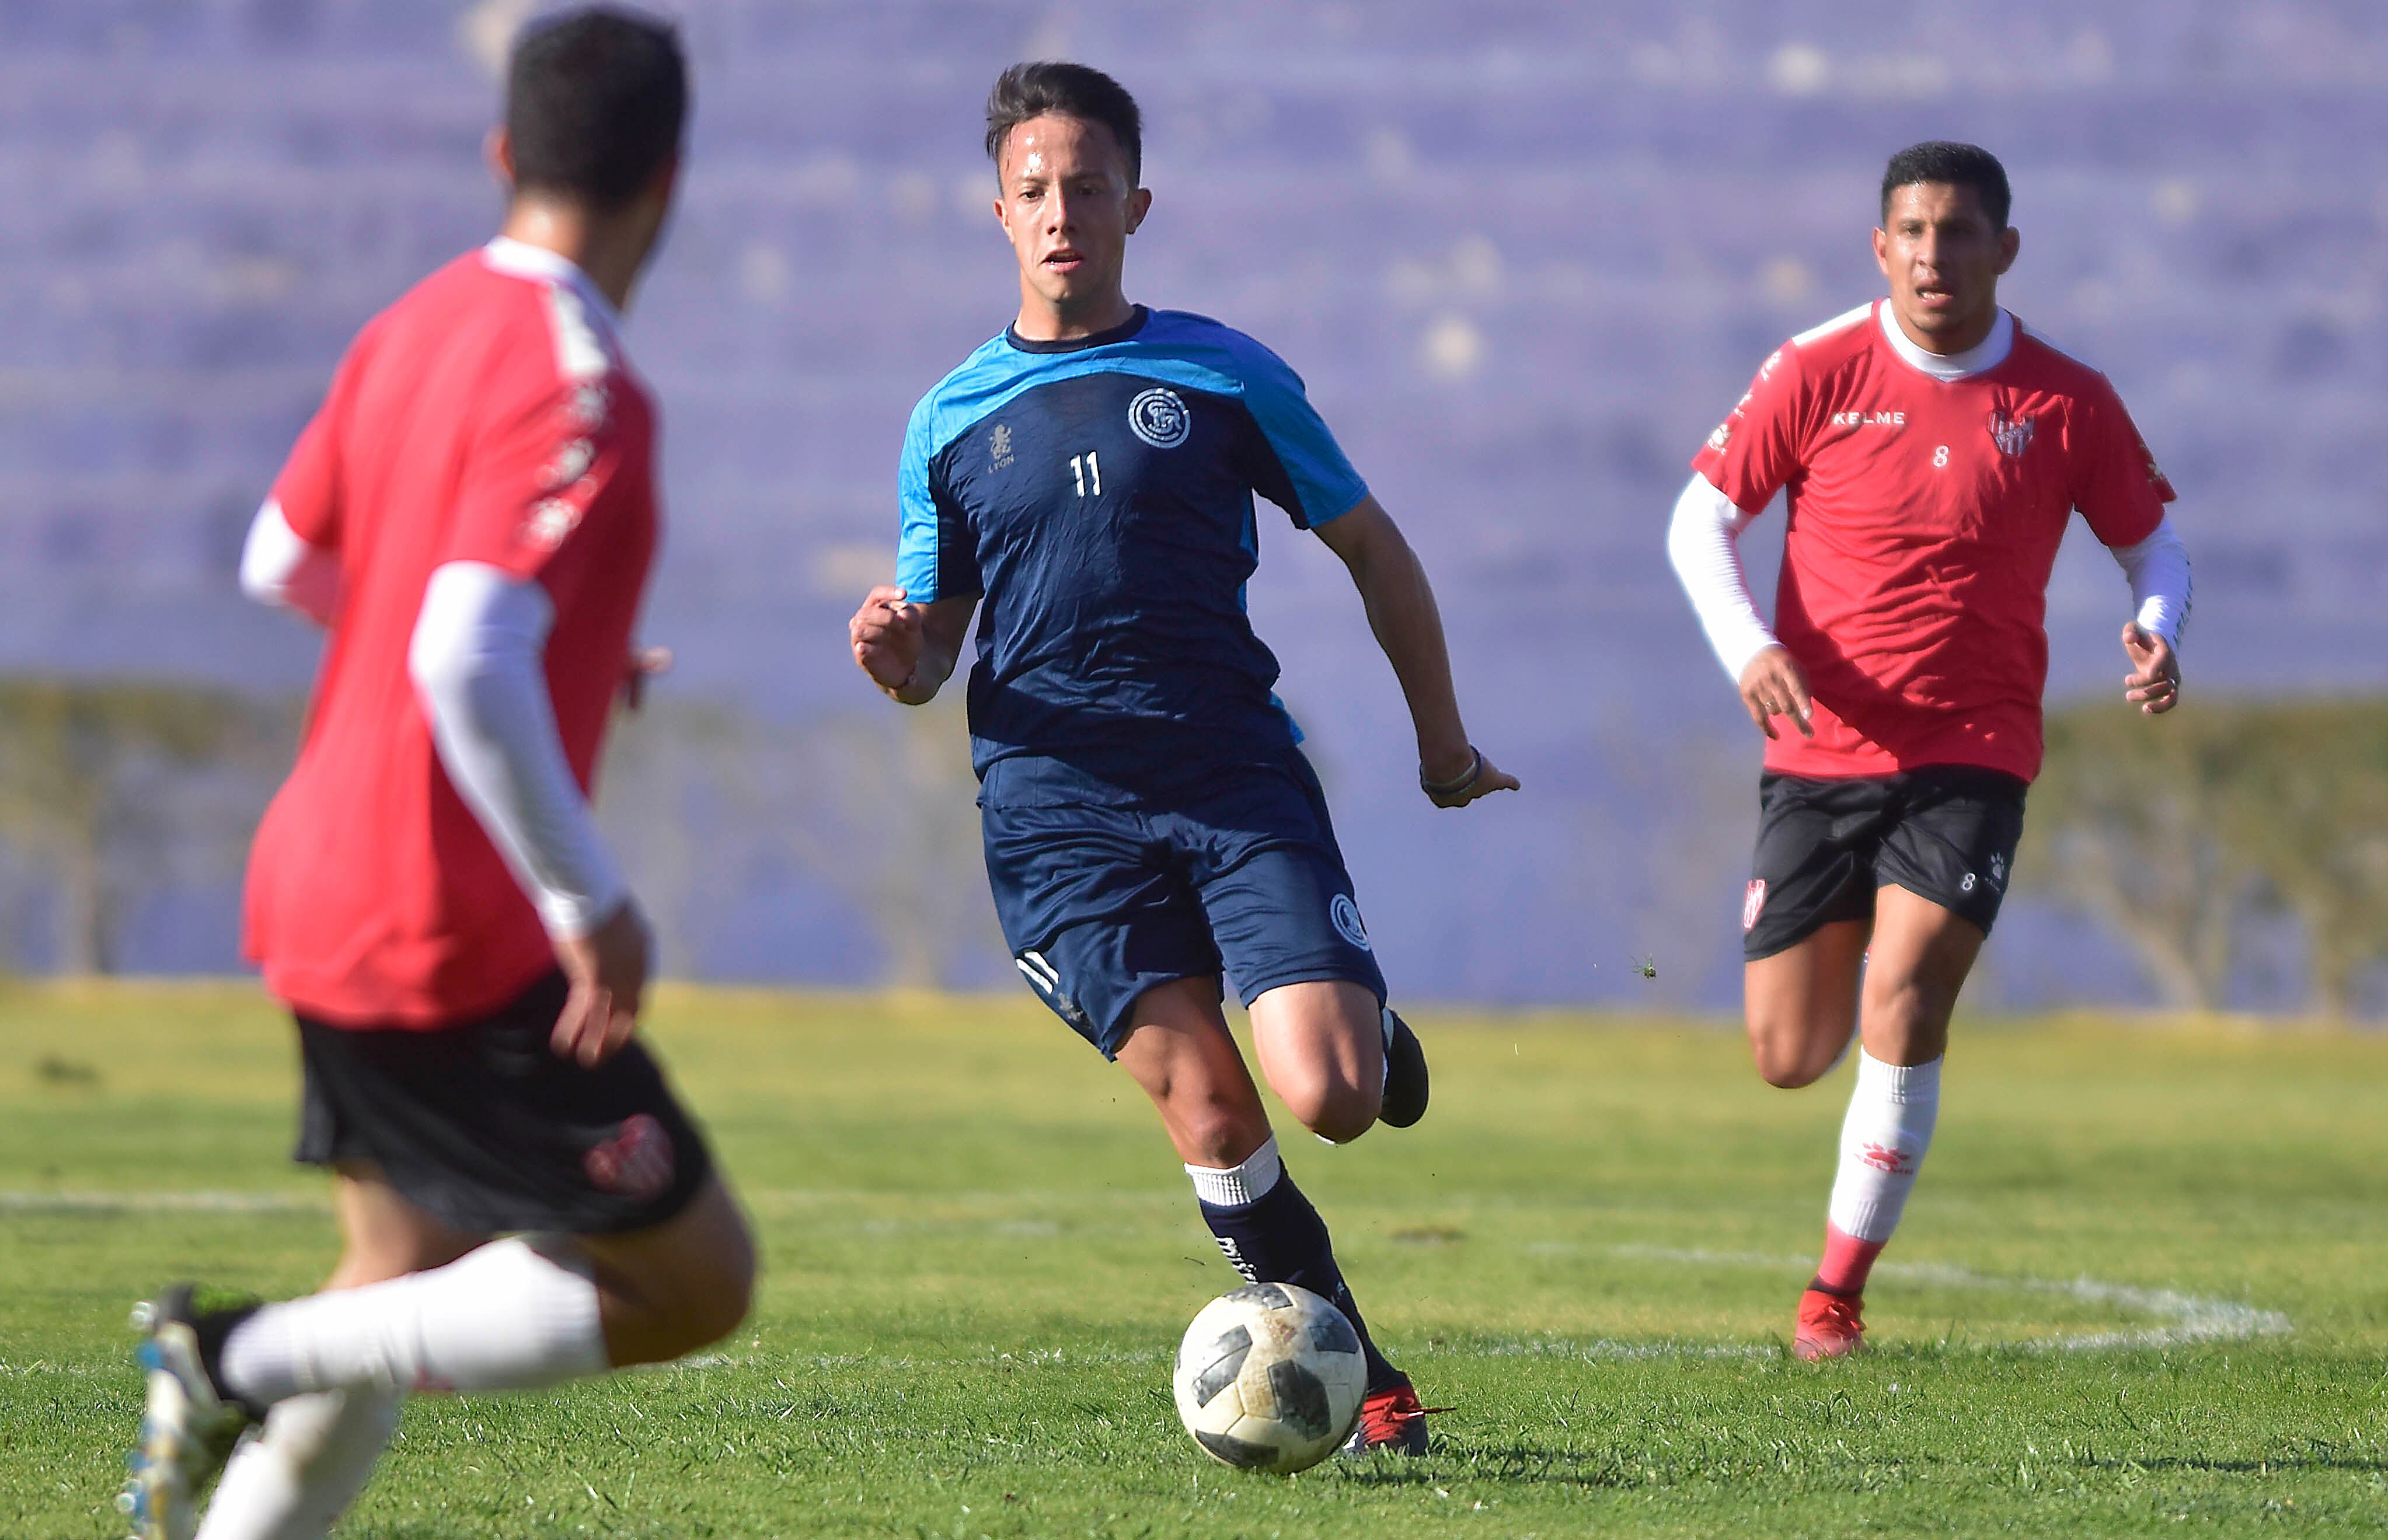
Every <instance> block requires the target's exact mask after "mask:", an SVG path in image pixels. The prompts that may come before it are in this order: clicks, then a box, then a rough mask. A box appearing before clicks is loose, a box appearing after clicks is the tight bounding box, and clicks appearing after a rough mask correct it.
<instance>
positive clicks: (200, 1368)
mask: <svg viewBox="0 0 2388 1540" xmlns="http://www.w3.org/2000/svg"><path fill="white" fill-rule="evenodd" d="M192 1293H193V1290H192V1286H191V1285H190V1284H188V1283H177V1284H175V1285H173V1286H172V1287H171V1288H169V1289H167V1290H165V1291H164V1292H162V1293H161V1294H159V1296H158V1297H157V1298H156V1299H154V1300H148V1301H145V1302H144V1303H142V1304H140V1305H136V1306H133V1330H134V1331H136V1332H141V1333H142V1341H141V1345H140V1346H139V1347H137V1348H135V1349H134V1350H133V1360H134V1361H135V1362H137V1363H138V1364H140V1366H141V1368H142V1370H143V1372H144V1373H145V1374H146V1376H147V1378H148V1382H149V1395H148V1401H147V1404H146V1407H144V1409H143V1411H142V1415H141V1441H140V1443H138V1444H136V1445H133V1452H132V1453H131V1454H129V1455H127V1456H126V1457H125V1459H124V1463H125V1467H126V1469H127V1470H128V1471H130V1472H131V1474H130V1476H129V1477H128V1479H127V1480H126V1481H125V1483H124V1490H123V1491H122V1492H121V1493H119V1494H118V1495H117V1498H116V1508H117V1511H118V1512H120V1513H121V1514H123V1515H124V1516H125V1518H126V1519H128V1520H130V1521H132V1524H133V1540H191V1536H192V1535H193V1534H196V1533H197V1530H198V1527H199V1511H200V1504H199V1495H200V1493H201V1492H202V1491H203V1490H205V1488H206V1487H207V1484H208V1483H210V1482H211V1481H213V1480H214V1479H215V1477H216V1474H217V1472H219V1471H222V1469H223V1467H224V1462H225V1461H226V1460H228V1459H230V1458H232V1452H233V1448H234V1446H235V1445H237V1444H238V1443H239V1442H240V1435H241V1434H242V1433H245V1432H247V1431H248V1428H249V1427H250V1426H251V1425H252V1424H253V1423H254V1422H256V1420H257V1417H256V1414H255V1413H254V1412H252V1411H251V1410H250V1408H249V1407H247V1406H245V1405H243V1404H242V1403H241V1402H239V1401H238V1400H235V1398H233V1397H232V1396H229V1395H225V1394H224V1393H223V1391H222V1388H221V1387H219V1386H218V1385H217V1383H216V1382H215V1375H214V1372H213V1369H212V1366H211V1365H210V1362H209V1361H208V1360H209V1358H210V1356H211V1355H210V1345H211V1346H213V1347H221V1346H222V1343H223V1339H224V1336H225V1335H226V1333H227V1332H229V1331H230V1329H231V1327H232V1326H234V1325H235V1324H237V1323H238V1320H239V1319H240V1318H242V1317H245V1316H246V1315H248V1309H238V1310H232V1311H214V1310H210V1311H201V1310H198V1309H197V1308H196V1307H194V1306H193V1305H192V1302H191V1298H192ZM248 1308H249V1309H253V1308H254V1306H249V1307H248Z"/></svg>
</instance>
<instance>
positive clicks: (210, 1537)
mask: <svg viewBox="0 0 2388 1540" xmlns="http://www.w3.org/2000/svg"><path fill="white" fill-rule="evenodd" d="M405 1399H406V1393H405V1392H403V1391H400V1390H385V1389H362V1388H360V1389H355V1390H325V1391H315V1392H312V1393H311V1394H309V1395H294V1396H292V1397H290V1399H288V1400H286V1401H282V1402H278V1403H276V1404H275V1406H274V1407H273V1413H272V1414H271V1415H270V1416H268V1417H267V1418H266V1420H265V1426H264V1427H263V1428H262V1429H261V1430H260V1431H259V1432H258V1433H256V1434H254V1435H252V1436H251V1437H249V1438H248V1439H247V1440H246V1441H244V1442H243V1443H242V1445H241V1446H240V1449H239V1451H238V1452H237V1453H235V1455H234V1456H233V1457H232V1463H231V1464H229V1465H227V1466H225V1467H224V1473H223V1480H222V1482H220V1483H217V1486H216V1491H215V1496H213V1497H211V1498H210V1499H209V1502H208V1512H207V1517H206V1519H204V1520H203V1521H201V1522H200V1524H199V1533H198V1540H324V1536H325V1535H326V1534H330V1533H331V1531H332V1525H333V1523H334V1522H335V1521H337V1520H338V1518H339V1517H340V1514H341V1513H342V1512H343V1511H344V1510H346V1508H348V1506H349V1504H350V1503H352V1502H354V1501H356V1498H357V1494H358V1493H360V1492H362V1491H363V1490H364V1487H365V1483H366V1481H367V1480H368V1479H370V1478H371V1477H372V1475H373V1468H374V1464H375V1461H377V1460H378V1459H380V1458H381V1451H382V1446H383V1445H387V1443H388V1442H389V1438H390V1435H391V1434H392V1433H396V1432H397V1431H398V1410H399V1406H400V1403H401V1402H403V1401H404V1400H405Z"/></svg>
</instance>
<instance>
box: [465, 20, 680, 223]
mask: <svg viewBox="0 0 2388 1540" xmlns="http://www.w3.org/2000/svg"><path fill="white" fill-rule="evenodd" d="M687 116H688V64H687V61H686V59H685V58H683V57H681V54H680V35H679V34H678V33H677V32H674V31H673V30H672V28H671V27H670V25H669V24H667V23H666V22H662V21H658V20H656V19H654V18H653V17H647V16H641V15H639V14H637V13H635V12H632V11H627V10H618V9H616V8H614V7H612V6H590V7H589V8H587V9H584V10H576V11H572V12H569V13H567V14H565V15H564V16H560V17H556V18H554V19H551V20H544V21H538V22H534V23H532V24H531V25H530V26H529V27H527V28H526V29H525V30H524V32H523V34H522V36H521V37H519V38H518V39H516V40H515V42H514V60H513V62H512V64H510V65H509V66H508V67H507V70H506V133H507V135H508V137H510V138H511V139H512V140H513V141H514V185H515V187H517V188H524V189H527V188H534V187H535V188H538V189H539V190H540V191H541V192H547V193H560V194H562V195H564V196H566V197H569V198H572V199H574V200H576V201H578V202H581V203H586V204H588V205H589V206H590V207H591V208H620V207H621V206H622V205H624V204H626V203H628V202H629V201H630V200H631V199H632V198H635V197H637V196H639V194H640V193H641V192H643V191H644V190H645V189H646V187H647V184H648V183H650V182H652V181H653V180H654V174H655V172H656V171H658V170H661V169H662V168H663V165H664V163H665V162H666V161H667V160H669V159H670V158H672V157H673V156H674V155H676V154H677V153H679V150H680V127H681V124H682V123H683V121H684V120H686V119H687Z"/></svg>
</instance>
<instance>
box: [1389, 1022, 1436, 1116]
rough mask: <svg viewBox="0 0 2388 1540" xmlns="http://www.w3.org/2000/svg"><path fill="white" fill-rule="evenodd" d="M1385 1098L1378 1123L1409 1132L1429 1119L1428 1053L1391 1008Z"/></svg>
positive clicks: (1408, 1026) (1407, 1025)
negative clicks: (1415, 1124) (1419, 1120)
mask: <svg viewBox="0 0 2388 1540" xmlns="http://www.w3.org/2000/svg"><path fill="white" fill-rule="evenodd" d="M1384 1019H1385V1097H1384V1101H1383V1103H1382V1105H1380V1106H1379V1107H1378V1111H1377V1119H1378V1121H1379V1122H1381V1123H1385V1124H1389V1125H1390V1126H1391V1127H1393V1128H1396V1129H1406V1128H1408V1127H1409V1126H1410V1125H1411V1124H1413V1123H1416V1121H1417V1120H1418V1119H1419V1118H1421V1117H1425V1116H1426V1098H1427V1075H1426V1050H1425V1049H1424V1048H1423V1047H1421V1046H1419V1044H1418V1040H1417V1034H1416V1032H1413V1031H1411V1030H1410V1024H1409V1023H1408V1022H1406V1021H1404V1020H1403V1019H1402V1018H1401V1016H1399V1015H1398V1014H1396V1013H1395V1012H1394V1010H1393V1008H1392V1007H1391V1005H1388V1006H1386V1007H1385V1018H1384Z"/></svg>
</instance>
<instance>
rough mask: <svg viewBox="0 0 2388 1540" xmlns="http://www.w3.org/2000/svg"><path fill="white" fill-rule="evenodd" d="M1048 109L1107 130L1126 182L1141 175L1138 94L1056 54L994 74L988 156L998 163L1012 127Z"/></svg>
mask: <svg viewBox="0 0 2388 1540" xmlns="http://www.w3.org/2000/svg"><path fill="white" fill-rule="evenodd" d="M1048 112H1052V113H1059V114H1061V116H1062V117H1064V118H1076V119H1078V120H1082V121H1084V122H1089V123H1100V124H1102V125H1103V127H1105V128H1107V129H1109V130H1111V137H1112V138H1113V139H1116V140H1118V141H1119V147H1120V148H1121V149H1122V150H1124V151H1125V152H1126V154H1127V181H1128V185H1129V186H1131V187H1133V186H1136V185H1137V184H1138V183H1141V182H1142V181H1143V179H1144V114H1143V113H1142V112H1141V111H1139V110H1138V109H1137V105H1136V98H1135V97H1134V96H1131V95H1128V94H1127V87H1125V86H1124V85H1122V84H1120V82H1117V81H1115V80H1113V79H1111V77H1110V76H1109V75H1106V74H1104V73H1103V72H1102V71H1101V70H1099V69H1090V68H1088V67H1087V66H1086V65H1083V64H1068V63H1064V62H1062V61H1061V60H1059V59H1038V60H1036V61H1035V62H1034V63H1029V64H1015V65H1013V66H1012V67H1011V68H1010V69H1006V70H1005V71H1004V72H1003V73H1002V74H1000V75H997V77H996V80H995V89H994V90H992V91H990V92H988V93H987V94H986V158H988V159H989V160H992V161H994V162H995V163H996V164H997V165H998V166H999V165H1001V164H1002V163H1003V145H1004V142H1005V141H1006V140H1008V139H1010V137H1011V131H1012V130H1013V129H1016V128H1018V127H1019V126H1020V125H1021V124H1023V123H1024V122H1026V121H1028V120H1030V119H1031V118H1042V117H1044V116H1045V115H1046V114H1047V113H1048Z"/></svg>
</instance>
